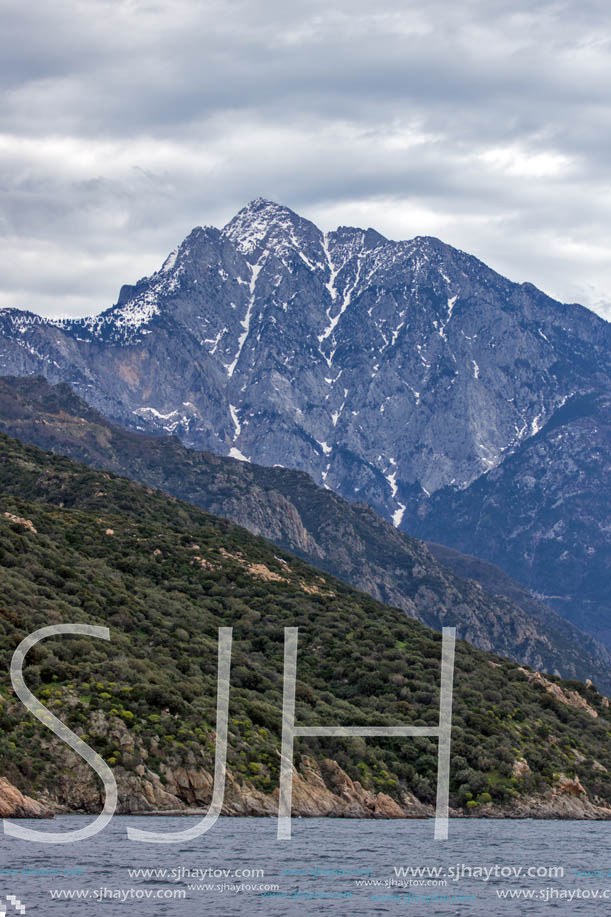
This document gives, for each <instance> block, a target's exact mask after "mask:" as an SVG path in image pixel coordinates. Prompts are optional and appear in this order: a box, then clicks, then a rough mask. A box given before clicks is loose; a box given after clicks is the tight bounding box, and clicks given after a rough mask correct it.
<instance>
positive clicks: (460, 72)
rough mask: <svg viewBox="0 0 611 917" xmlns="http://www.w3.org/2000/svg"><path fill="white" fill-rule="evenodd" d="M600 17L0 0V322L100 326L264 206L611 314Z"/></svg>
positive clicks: (465, 4) (580, 12)
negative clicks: (176, 254) (366, 231)
mask: <svg viewBox="0 0 611 917" xmlns="http://www.w3.org/2000/svg"><path fill="white" fill-rule="evenodd" d="M608 26H609V13H608V7H607V4H606V3H602V2H601V3H598V2H589V3H588V2H586V3H583V2H577V0H566V2H541V0H539V2H536V0H535V2H532V0H529V2H524V0H516V2H512V3H509V2H508V0H462V2H456V3H453V4H450V3H448V2H447V0H427V2H424V0H413V2H409V0H408V2H406V0H380V2H379V3H377V4H371V3H370V2H367V3H366V2H364V0H339V2H338V0H332V2H331V3H330V4H329V3H325V2H322V0H308V2H301V0H297V2H291V3H290V4H285V3H280V2H279V0H266V2H262V0H256V2H253V0H216V2H214V0H205V2H199V0H175V2H174V3H172V4H166V3H164V4H161V3H158V2H155V0H150V2H146V0H122V2H119V0H83V2H78V3H77V2H76V0H63V2H60V3H59V4H54V5H51V4H44V3H42V2H41V0H34V2H32V3H31V4H29V5H25V4H22V3H20V2H19V3H17V2H15V0H6V2H5V3H4V4H3V29H2V35H1V36H0V52H1V53H0V81H1V84H2V87H3V94H2V105H1V106H0V189H1V194H0V234H1V236H2V246H1V247H0V277H1V278H2V279H1V280H0V306H5V305H6V306H8V305H16V306H20V307H24V308H31V309H33V310H35V311H39V312H42V313H45V314H74V315H76V314H85V313H92V312H95V311H97V310H99V309H101V308H105V307H107V306H108V305H109V304H110V303H112V302H113V301H114V300H115V299H116V294H117V291H118V288H119V286H120V285H121V284H122V283H124V282H129V281H133V280H134V279H136V278H137V277H139V276H142V275H143V274H146V273H150V272H151V271H152V270H155V269H156V268H157V267H158V266H159V265H160V264H161V262H162V260H163V258H164V257H165V255H166V253H167V252H168V251H169V250H170V249H172V248H173V247H174V246H175V245H176V244H177V243H178V242H179V241H181V239H182V238H183V237H184V236H185V235H186V234H187V232H188V231H189V230H190V229H191V228H192V226H194V225H197V224H201V223H214V224H217V225H222V224H223V223H224V222H225V221H226V220H227V219H229V218H230V217H231V216H232V214H233V213H234V212H235V211H236V210H237V209H238V208H239V207H240V206H242V205H243V204H244V203H245V202H246V201H247V200H249V199H251V198H253V197H256V196H259V195H264V196H267V197H271V198H273V199H276V200H279V201H281V202H283V203H286V204H288V205H289V206H291V207H293V208H294V209H296V210H298V211H299V212H301V213H302V214H303V215H304V216H307V217H309V218H310V219H313V220H315V221H316V222H318V223H319V224H320V225H321V226H322V227H323V228H326V229H329V228H334V227H335V226H336V225H337V224H338V223H344V224H346V223H353V224H357V225H372V226H375V227H376V228H377V229H379V230H380V231H381V232H383V233H384V234H385V235H388V236H391V237H394V238H408V237H410V236H413V235H424V234H432V235H437V236H439V237H440V238H443V239H444V240H445V241H447V242H450V243H451V244H453V245H456V246H458V247H460V248H463V249H466V250H468V251H471V252H472V253H473V254H475V255H477V256H478V257H480V258H482V259H483V260H484V261H486V262H488V263H489V264H490V265H491V266H492V267H494V268H496V269H497V270H499V271H501V272H502V273H505V274H507V275H508V276H510V277H512V278H513V279H516V280H519V281H521V280H530V281H532V282H533V283H536V284H537V285H538V286H540V287H542V288H543V289H545V290H546V291H547V292H549V293H550V294H551V295H554V296H556V297H557V298H559V299H562V300H570V301H574V300H579V301H582V302H584V303H585V304H586V305H589V306H590V307H591V308H595V309H597V310H598V311H599V312H601V314H606V315H608V316H609V317H611V293H609V291H610V290H611V266H610V263H609V258H608V251H609V248H610V243H611V217H610V213H611V210H610V205H611V186H610V183H609V180H608V177H607V172H608V165H607V161H608V150H609V148H610V145H611V100H610V97H609V88H608V87H609V86H610V85H611V47H610V43H611V37H610V36H611V33H610V32H609V28H608Z"/></svg>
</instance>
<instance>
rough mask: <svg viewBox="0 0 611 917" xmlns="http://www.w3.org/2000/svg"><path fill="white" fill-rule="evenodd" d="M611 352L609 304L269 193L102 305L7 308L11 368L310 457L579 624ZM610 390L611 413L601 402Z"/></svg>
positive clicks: (303, 464)
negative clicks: (587, 402) (560, 298)
mask: <svg viewBox="0 0 611 917" xmlns="http://www.w3.org/2000/svg"><path fill="white" fill-rule="evenodd" d="M610 353H611V326H610V325H609V323H607V322H605V321H604V319H602V318H600V317H598V316H596V315H595V314H594V313H592V312H589V311H588V310H587V309H584V308H583V307H581V306H577V305H574V304H573V305H570V304H561V303H558V302H555V301H554V300H552V299H550V298H549V297H548V296H546V295H545V294H543V293H542V292H541V291H539V290H537V289H536V288H535V287H534V286H532V285H531V284H528V283H523V284H518V283H512V282H511V281H509V280H507V279H506V278H504V277H502V276H500V275H499V274H497V273H495V272H494V271H493V270H491V269H490V268H488V267H487V266H486V265H485V264H483V263H482V262H481V261H479V260H478V259H477V258H474V257H473V256H471V255H468V254H467V253H466V252H463V251H459V250H457V249H454V248H452V247H451V246H449V245H446V244H444V243H443V242H441V241H440V240H438V239H435V238H427V237H416V238H414V239H411V240H409V241H401V242H395V241H392V240H389V239H386V238H384V237H383V236H381V235H380V234H379V233H377V232H375V230H373V229H367V230H363V229H359V228H354V227H346V226H343V227H339V228H338V229H337V230H335V231H333V232H329V233H323V232H321V231H320V230H319V229H318V227H316V226H315V225H314V224H313V223H311V222H310V221H308V220H306V219H303V218H301V217H300V216H299V215H298V214H296V213H293V212H292V211H291V210H290V209H288V208H287V207H283V206H281V205H279V204H276V203H273V202H271V201H266V200H262V199H258V200H256V201H252V202H251V203H250V204H249V205H248V206H246V207H245V208H243V210H241V211H240V212H239V213H238V214H237V215H236V216H235V217H234V218H233V219H232V220H231V221H230V222H229V223H228V224H227V226H225V227H224V228H223V229H222V230H219V229H216V228H214V227H210V226H208V227H204V228H202V227H197V228H196V229H194V230H193V231H192V232H191V233H190V235H189V236H188V237H187V238H186V239H185V240H184V242H182V244H181V245H179V246H178V248H177V249H176V251H175V252H173V253H172V254H171V255H170V256H169V257H168V258H167V260H166V261H165V262H164V264H163V266H162V267H161V269H160V270H159V271H157V272H156V273H154V274H153V275H152V276H150V277H147V278H143V279H142V280H140V281H138V283H136V284H133V285H125V286H124V287H123V288H122V290H121V293H120V295H119V299H118V302H117V303H116V304H115V305H114V306H112V307H111V308H109V309H108V310H106V312H104V313H102V314H101V315H99V316H96V317H93V318H90V319H86V320H80V321H79V320H72V321H68V322H62V323H58V322H55V323H54V322H53V321H50V320H47V321H45V320H32V317H31V316H28V315H27V314H24V313H23V312H20V311H18V310H12V309H3V310H0V374H3V375H6V374H14V375H30V374H35V373H36V374H41V375H44V376H46V377H47V378H48V379H49V380H50V381H52V382H70V384H71V385H73V386H74V388H75V390H76V391H77V392H78V393H79V394H81V395H82V396H83V397H84V398H85V399H86V400H87V402H88V403H89V404H91V405H93V406H94V407H96V408H98V409H99V410H101V411H102V412H103V413H104V414H106V415H107V416H109V417H111V418H113V419H115V420H119V421H121V422H122V423H124V424H128V425H130V426H132V427H136V428H137V429H140V430H143V431H149V432H157V433H158V432H165V433H171V434H174V435H176V436H178V437H180V438H181V439H182V440H183V442H185V443H186V444H188V445H191V446H196V447H197V448H200V449H210V450H212V451H213V452H216V453H219V454H221V455H224V456H233V457H234V458H236V459H240V460H244V459H246V460H250V461H253V462H258V463H260V464H261V465H266V466H273V465H282V466H285V467H288V468H298V469H300V470H303V471H306V472H308V473H309V474H311V475H312V477H313V478H314V480H315V481H316V483H318V484H324V485H326V486H328V487H330V488H332V489H333V490H334V491H336V492H337V493H340V494H341V495H342V496H344V497H346V498H347V499H349V500H351V501H355V500H363V501H365V502H367V503H368V504H369V505H370V506H372V507H373V508H374V509H376V510H377V511H378V512H379V513H380V514H381V515H382V516H384V517H385V518H386V519H387V520H389V521H392V522H393V523H394V524H395V525H396V526H400V527H402V528H403V529H404V530H405V531H409V532H412V533H414V534H418V535H421V536H422V537H424V538H427V540H432V541H441V542H442V543H445V544H450V545H451V546H452V547H455V548H457V549H458V550H461V551H467V552H468V553H471V554H476V555H481V556H485V557H486V558H487V559H489V560H491V561H492V562H494V563H497V564H500V566H502V567H504V568H506V569H507V571H508V572H509V573H511V574H512V575H513V576H515V577H516V579H518V580H519V581H521V582H524V583H525V584H526V585H527V586H529V587H530V588H532V589H533V590H534V591H537V592H540V593H544V594H546V595H549V597H550V601H554V602H555V603H556V605H555V607H556V609H557V610H558V611H561V613H566V615H567V617H569V616H570V614H573V615H575V617H574V618H573V620H574V622H575V623H578V624H580V626H583V621H577V620H576V618H577V616H579V617H580V618H581V617H584V619H589V618H590V616H591V615H590V613H596V615H597V616H598V617H599V618H600V620H601V622H603V623H604V622H605V620H608V617H609V616H608V596H607V591H606V588H605V584H606V582H608V572H609V571H608V567H607V568H606V567H605V561H604V557H605V555H604V550H603V549H604V547H605V546H606V547H607V550H608V544H609V541H608V530H607V528H606V519H607V518H608V515H609V502H608V501H609V498H608V496H607V494H608V493H609V476H608V474H609V473H608V463H606V462H605V461H604V458H605V455H606V454H608V451H609V398H608V393H609V386H610V382H611V360H610ZM596 393H598V394H602V395H603V396H604V397H606V406H605V405H604V404H602V403H600V404H596V405H594V406H591V409H590V408H588V410H587V411H586V413H585V414H584V413H583V410H582V408H580V407H579V404H580V403H581V404H582V402H583V399H584V398H586V399H587V398H590V397H591V396H593V395H595V394H596ZM576 406H577V407H576ZM582 407H583V404H582ZM575 410H579V411H581V414H582V417H581V419H579V420H578V422H577V423H572V422H570V421H571V418H572V419H573V420H574V419H575V417H574V415H575ZM560 412H564V414H561V413H560ZM588 412H589V413H588ZM567 415H569V416H567ZM563 418H564V419H563ZM565 421H567V422H566V423H565ZM550 425H551V427H550ZM512 461H513V462H514V464H513V465H512V464H511V463H512ZM592 462H594V465H595V466H596V467H593V465H592ZM588 463H589V464H588ZM541 469H545V473H544V474H543V475H541V474H540V471H541ZM584 470H586V471H587V474H585V475H583V474H581V472H583V471H584ZM505 471H507V473H505ZM497 472H498V474H497ZM478 488H481V490H479V489H478ZM564 499H569V500H570V503H571V506H570V513H568V514H567V511H566V509H565V508H564V507H563V500H564ZM509 506H511V507H512V513H511V515H510V516H509V517H508V516H507V509H508V507H509ZM533 506H535V507H536V510H537V511H536V513H534V517H535V518H534V520H533V519H532V518H531V516H530V512H529V511H530V508H531V507H533ZM442 509H445V512H442V511H441V510H442ZM448 520H451V524H449V523H448ZM563 521H564V524H565V529H563V528H562V523H563ZM475 523H477V524H475ZM254 524H255V525H261V526H262V525H264V524H265V525H266V526H268V525H269V522H268V521H267V520H265V519H264V518H263V517H261V518H259V519H257V518H256V516H255V520H254ZM559 526H560V527H559ZM294 527H295V532H294V533H293V534H294V537H295V538H297V537H299V532H298V529H299V520H298V519H295V520H294ZM302 534H303V533H302ZM590 549H592V551H593V552H594V553H593V554H592V553H590ZM565 551H568V555H569V560H568V561H567V559H566V557H565V556H564V552H565ZM504 561H508V563H505V562H504ZM590 571H594V576H593V575H592V573H591V572H590ZM526 573H527V574H528V577H525V575H524V574H526ZM605 573H606V578H605ZM584 579H585V580H587V584H588V585H589V587H590V589H589V590H588V591H585V592H584V591H583V590H582V592H583V596H582V600H581V601H579V602H577V601H576V596H575V589H574V588H572V586H571V584H575V583H578V584H579V583H580V582H581V581H582V580H584ZM583 597H587V598H588V603H585V602H584V601H583ZM605 610H606V612H607V614H606V615H605V614H604V611H605ZM609 640H610V641H611V633H610V635H609Z"/></svg>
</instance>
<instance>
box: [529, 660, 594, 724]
mask: <svg viewBox="0 0 611 917" xmlns="http://www.w3.org/2000/svg"><path fill="white" fill-rule="evenodd" d="M520 671H521V672H522V673H523V674H524V675H525V676H526V677H527V678H528V680H529V681H536V682H538V683H539V684H540V685H543V687H544V688H545V690H546V691H547V693H548V694H551V695H552V697H554V698H555V699H556V700H557V701H558V702H559V703H561V704H565V706H567V707H573V708H574V709H575V710H584V711H585V712H586V713H587V714H588V715H589V716H591V717H592V718H593V719H595V720H596V719H598V711H596V710H595V709H594V708H593V707H591V706H590V704H589V703H588V702H587V700H586V699H585V697H583V696H582V695H581V694H580V693H579V691H567V690H563V689H562V688H561V687H560V685H557V684H554V682H552V681H550V680H549V679H548V678H546V677H545V676H544V675H542V674H541V672H529V671H528V670H527V669H523V668H520ZM590 684H592V682H590Z"/></svg>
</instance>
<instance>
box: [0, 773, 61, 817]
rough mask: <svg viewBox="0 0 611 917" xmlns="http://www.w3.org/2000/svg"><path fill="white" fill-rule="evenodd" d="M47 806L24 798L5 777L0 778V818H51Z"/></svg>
mask: <svg viewBox="0 0 611 917" xmlns="http://www.w3.org/2000/svg"><path fill="white" fill-rule="evenodd" d="M54 814H55V813H54V811H53V809H52V808H50V807H49V806H47V805H45V804H43V803H41V802H36V800H35V799H31V798H30V797H29V796H24V795H23V793H21V792H20V791H19V790H18V789H17V787H14V786H13V784H12V783H9V781H8V780H7V779H6V778H5V777H0V818H53V816H54Z"/></svg>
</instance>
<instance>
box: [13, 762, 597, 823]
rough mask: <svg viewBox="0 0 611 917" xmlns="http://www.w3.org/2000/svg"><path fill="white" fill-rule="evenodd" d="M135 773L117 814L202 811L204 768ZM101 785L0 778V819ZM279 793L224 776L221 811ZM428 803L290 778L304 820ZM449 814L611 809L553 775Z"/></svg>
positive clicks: (208, 790)
mask: <svg viewBox="0 0 611 917" xmlns="http://www.w3.org/2000/svg"><path fill="white" fill-rule="evenodd" d="M136 770H137V772H136V773H130V772H127V771H123V770H122V769H121V768H117V773H116V776H117V783H118V787H119V804H118V806H117V814H120V815H138V816H142V815H148V816H153V815H166V816H169V815H172V816H176V815H181V816H183V815H184V816H189V815H199V816H201V815H203V814H205V812H206V811H207V808H208V805H209V804H210V800H211V797H212V788H213V778H212V776H211V774H209V773H208V772H207V771H204V770H191V769H185V768H178V769H174V770H169V769H168V770H167V771H166V772H165V773H164V775H163V780H162V779H161V778H160V777H159V775H157V774H154V773H153V772H151V771H149V770H147V769H146V768H145V767H144V766H140V767H138V768H137V769H136ZM101 804H102V798H101V795H100V790H99V789H98V787H97V786H96V785H95V784H94V783H93V781H92V780H91V776H90V771H89V769H88V768H87V766H86V765H80V764H78V765H77V767H76V768H75V769H74V770H71V771H70V773H69V774H66V775H64V776H60V778H59V780H58V782H57V784H56V786H55V787H54V789H53V791H52V792H50V793H48V794H41V797H40V799H39V800H35V799H32V798H31V797H29V796H26V795H24V794H23V793H21V792H20V790H18V789H17V788H16V787H15V786H13V785H12V784H11V783H10V782H9V781H8V780H6V779H5V778H0V817H3V818H53V817H54V815H60V814H94V813H97V812H99V811H100V808H101ZM277 812H278V790H277V789H275V790H274V791H273V792H272V793H271V794H269V795H266V794H264V793H262V792H260V791H259V790H257V789H255V788H254V787H252V786H250V785H248V784H247V783H245V782H243V781H239V780H236V779H235V778H234V777H233V776H232V775H231V774H229V773H228V774H227V780H226V786H225V799H224V804H223V809H222V814H223V815H227V816H259V817H265V816H267V817H275V816H276V815H277ZM434 814H435V810H434V806H432V805H429V804H424V803H421V802H420V801H419V800H417V799H416V797H415V796H413V795H412V794H410V793H404V794H403V795H402V798H401V802H398V801H397V800H395V799H392V798H391V797H390V796H388V795H387V794H386V793H374V792H371V791H369V790H366V789H365V788H364V787H363V786H362V785H361V784H360V783H359V782H358V781H354V780H352V779H351V778H350V777H349V776H348V775H347V774H346V773H345V771H343V770H342V769H341V767H340V766H339V765H338V764H337V762H335V761H331V760H330V759H325V760H323V761H321V762H320V763H317V762H315V761H314V760H313V759H310V758H305V757H304V758H303V759H302V764H301V769H300V772H299V773H297V772H295V774H294V776H293V815H294V816H295V817H302V818H377V819H402V818H403V819H408V818H431V817H433V816H434ZM449 814H450V817H452V818H495V819H501V818H513V819H516V818H536V819H579V820H583V819H586V820H609V819H611V808H609V807H607V806H605V805H598V804H597V802H596V801H594V802H593V801H592V800H590V799H589V798H588V795H587V793H586V791H585V789H584V788H583V786H582V785H581V783H580V781H579V780H578V779H577V778H570V777H567V776H565V775H562V774H561V775H558V777H557V779H556V781H555V782H554V785H553V786H552V787H550V789H549V790H547V791H546V792H545V793H544V794H541V795H537V796H524V797H521V798H519V799H517V800H514V801H513V802H512V803H510V804H509V805H506V806H496V805H494V804H493V803H480V804H478V805H477V806H475V807H471V808H468V809H450V813H449Z"/></svg>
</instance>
